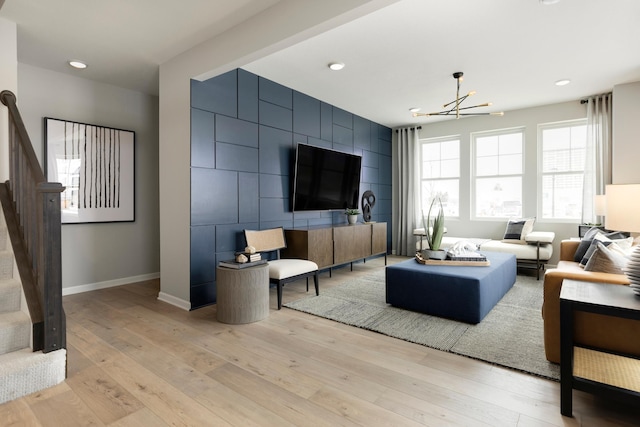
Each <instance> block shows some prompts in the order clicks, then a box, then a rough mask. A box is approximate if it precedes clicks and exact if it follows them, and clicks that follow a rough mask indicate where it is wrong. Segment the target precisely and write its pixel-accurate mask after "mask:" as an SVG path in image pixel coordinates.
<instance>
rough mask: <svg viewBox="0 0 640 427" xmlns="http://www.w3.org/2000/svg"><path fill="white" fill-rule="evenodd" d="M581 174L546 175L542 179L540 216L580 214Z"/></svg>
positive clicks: (565, 216) (570, 217)
mask: <svg viewBox="0 0 640 427" xmlns="http://www.w3.org/2000/svg"><path fill="white" fill-rule="evenodd" d="M582 179H583V178H582V174H563V175H559V174H558V175H547V176H545V177H543V180H542V217H543V218H559V219H579V218H580V217H581V216H582Z"/></svg>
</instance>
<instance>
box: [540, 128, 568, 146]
mask: <svg viewBox="0 0 640 427" xmlns="http://www.w3.org/2000/svg"><path fill="white" fill-rule="evenodd" d="M570 135H571V131H570V128H555V129H545V130H543V131H542V141H543V142H542V144H543V148H542V149H543V150H561V149H568V148H569V147H570V146H571V137H570Z"/></svg>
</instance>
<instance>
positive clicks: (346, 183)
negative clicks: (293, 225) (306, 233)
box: [292, 144, 362, 211]
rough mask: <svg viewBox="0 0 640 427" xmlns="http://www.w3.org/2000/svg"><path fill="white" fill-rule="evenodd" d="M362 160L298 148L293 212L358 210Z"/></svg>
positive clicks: (332, 151)
mask: <svg viewBox="0 0 640 427" xmlns="http://www.w3.org/2000/svg"><path fill="white" fill-rule="evenodd" d="M361 164H362V157H361V156H357V155H355V154H348V153H342V152H340V151H335V150H329V149H327V148H320V147H313V146H311V145H306V144H298V146H297V147H296V154H295V161H294V171H293V192H292V194H293V197H292V199H293V200H292V208H293V211H319V210H332V209H346V208H356V207H358V194H359V193H360V169H361Z"/></svg>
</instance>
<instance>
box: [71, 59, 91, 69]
mask: <svg viewBox="0 0 640 427" xmlns="http://www.w3.org/2000/svg"><path fill="white" fill-rule="evenodd" d="M69 65H71V66H72V67H73V68H78V69H79V70H84V69H85V68H87V64H85V63H84V62H82V61H75V60H74V61H69Z"/></svg>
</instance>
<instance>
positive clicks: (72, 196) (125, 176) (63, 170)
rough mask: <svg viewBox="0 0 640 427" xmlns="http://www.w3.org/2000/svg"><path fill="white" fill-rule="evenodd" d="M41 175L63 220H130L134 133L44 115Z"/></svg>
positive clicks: (133, 208) (131, 216)
mask: <svg viewBox="0 0 640 427" xmlns="http://www.w3.org/2000/svg"><path fill="white" fill-rule="evenodd" d="M44 129H45V132H44V134H45V173H46V175H47V180H48V181H50V182H59V183H61V184H62V185H63V186H64V187H65V190H64V192H63V193H62V194H61V195H60V203H61V209H62V223H63V224H79V223H90V222H121V221H135V207H134V205H135V203H134V200H135V180H134V173H135V170H134V164H135V147H134V145H135V132H133V131H128V130H122V129H115V128H109V127H104V126H96V125H90V124H85V123H78V122H72V121H68V120H60V119H53V118H49V117H45V118H44Z"/></svg>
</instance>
